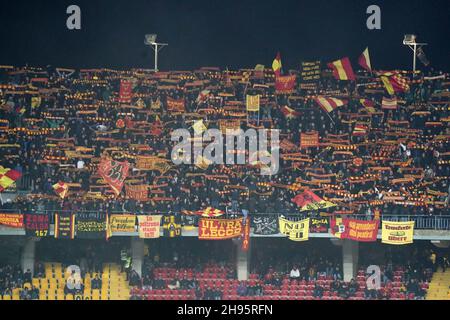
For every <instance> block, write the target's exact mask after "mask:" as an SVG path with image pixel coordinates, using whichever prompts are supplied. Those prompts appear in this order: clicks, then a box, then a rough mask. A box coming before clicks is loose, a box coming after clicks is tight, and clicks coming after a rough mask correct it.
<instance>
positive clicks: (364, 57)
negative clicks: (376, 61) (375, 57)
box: [358, 48, 372, 71]
mask: <svg viewBox="0 0 450 320" xmlns="http://www.w3.org/2000/svg"><path fill="white" fill-rule="evenodd" d="M358 63H359V65H360V66H361V67H363V68H364V69H366V70H367V71H372V65H371V63H370V55H369V48H366V50H364V51H363V53H362V54H361V56H360V57H359V59H358Z"/></svg>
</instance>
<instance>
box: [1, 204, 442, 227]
mask: <svg viewBox="0 0 450 320" xmlns="http://www.w3.org/2000/svg"><path fill="white" fill-rule="evenodd" d="M71 212H73V211H70V210H39V209H35V210H31V211H30V212H29V213H34V214H48V215H49V217H50V219H49V220H50V223H54V214H55V213H60V214H64V213H71ZM77 212H79V213H92V214H95V213H97V214H99V215H101V214H104V213H103V212H102V213H100V212H99V211H96V210H77ZM0 213H24V212H22V210H20V209H17V210H15V209H0ZM109 214H135V215H155V214H160V215H170V214H176V215H180V216H184V217H189V219H192V220H193V222H195V224H196V223H197V222H198V219H199V217H198V216H185V215H183V214H181V213H177V212H175V213H174V212H170V213H168V212H134V213H133V212H127V211H110V212H109ZM241 216H242V215H241V214H232V213H229V212H227V213H225V214H224V215H223V216H222V217H224V218H233V217H241ZM249 216H250V217H275V218H278V217H280V216H284V217H286V218H288V219H289V220H292V221H297V220H301V219H304V218H307V217H311V218H323V217H324V216H321V215H319V214H313V215H311V214H303V213H253V214H249ZM341 217H345V218H350V219H358V220H366V221H369V220H372V219H373V216H369V215H366V214H352V215H341ZM329 218H330V217H329ZM186 219H188V218H186ZM380 220H385V221H414V222H415V225H414V228H415V229H416V230H450V214H449V215H436V216H432V215H392V214H382V215H381V217H380ZM380 227H381V226H380Z"/></svg>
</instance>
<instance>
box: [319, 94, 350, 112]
mask: <svg viewBox="0 0 450 320" xmlns="http://www.w3.org/2000/svg"><path fill="white" fill-rule="evenodd" d="M314 100H315V101H316V102H317V104H318V105H319V106H320V107H321V108H322V109H323V110H324V111H326V112H332V111H333V110H335V109H336V108H337V107H341V106H343V105H344V104H346V103H347V101H346V100H341V99H336V98H330V97H322V96H317V98H314Z"/></svg>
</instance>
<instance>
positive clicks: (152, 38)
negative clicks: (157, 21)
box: [144, 34, 157, 45]
mask: <svg viewBox="0 0 450 320" xmlns="http://www.w3.org/2000/svg"><path fill="white" fill-rule="evenodd" d="M156 36H157V35H156V34H146V35H145V40H144V43H145V44H146V45H151V44H154V43H156Z"/></svg>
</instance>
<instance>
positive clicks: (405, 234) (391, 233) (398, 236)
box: [381, 221, 414, 245]
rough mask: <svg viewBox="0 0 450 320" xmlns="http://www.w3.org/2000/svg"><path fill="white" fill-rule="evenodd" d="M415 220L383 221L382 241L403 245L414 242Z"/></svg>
mask: <svg viewBox="0 0 450 320" xmlns="http://www.w3.org/2000/svg"><path fill="white" fill-rule="evenodd" d="M413 238H414V221H406V222H393V221H383V222H382V223H381V242H382V243H386V244H394V245H403V244H411V243H413Z"/></svg>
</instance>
